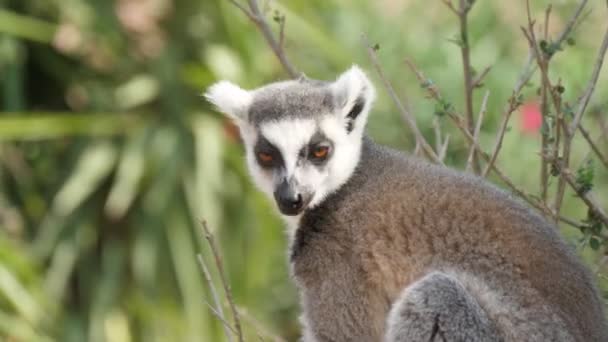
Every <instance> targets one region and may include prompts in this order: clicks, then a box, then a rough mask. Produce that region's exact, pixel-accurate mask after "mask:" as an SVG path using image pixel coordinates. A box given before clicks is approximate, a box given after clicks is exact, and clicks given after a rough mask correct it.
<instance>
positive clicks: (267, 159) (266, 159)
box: [258, 152, 273, 164]
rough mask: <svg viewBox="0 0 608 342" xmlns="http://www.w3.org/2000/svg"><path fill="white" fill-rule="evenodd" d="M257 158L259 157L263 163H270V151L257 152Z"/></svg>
mask: <svg viewBox="0 0 608 342" xmlns="http://www.w3.org/2000/svg"><path fill="white" fill-rule="evenodd" d="M258 158H260V161H262V162H263V163H265V164H270V163H272V160H273V158H272V155H271V154H270V153H266V152H259V153H258Z"/></svg>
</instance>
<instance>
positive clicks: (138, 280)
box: [0, 0, 608, 341]
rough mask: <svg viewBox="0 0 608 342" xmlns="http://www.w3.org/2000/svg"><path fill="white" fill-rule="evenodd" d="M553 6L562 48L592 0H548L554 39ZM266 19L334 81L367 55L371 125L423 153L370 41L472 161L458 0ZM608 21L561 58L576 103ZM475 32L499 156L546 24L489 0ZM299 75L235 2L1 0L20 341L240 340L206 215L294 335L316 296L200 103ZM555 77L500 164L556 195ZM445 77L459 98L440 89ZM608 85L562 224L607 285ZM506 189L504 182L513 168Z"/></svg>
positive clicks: (4, 121) (557, 73) (595, 108)
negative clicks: (231, 335)
mask: <svg viewBox="0 0 608 342" xmlns="http://www.w3.org/2000/svg"><path fill="white" fill-rule="evenodd" d="M469 2H470V1H469ZM583 2H584V3H586V2H587V1H583ZM550 3H552V11H551V15H550V18H551V21H550V25H549V28H548V37H550V38H549V39H547V40H545V41H546V43H545V47H544V48H543V53H546V51H545V49H546V48H547V46H548V47H549V48H553V46H551V45H550V43H551V42H553V41H555V39H556V38H555V37H556V35H557V34H558V33H559V32H561V31H562V30H563V28H564V27H566V26H567V23H568V18H570V17H571V16H572V13H573V12H574V11H575V8H576V7H577V6H578V4H579V2H578V1H565V0H556V1H553V2H550V1H545V0H537V1H533V3H532V4H531V6H532V14H533V16H534V17H536V18H538V24H537V26H536V28H537V29H538V32H540V31H541V28H542V25H541V24H543V25H544V21H545V20H544V14H545V9H546V8H547V6H548V5H549V4H550ZM260 7H261V11H262V12H263V13H264V15H265V17H266V20H267V23H268V24H269V25H270V27H271V28H272V29H273V30H274V32H275V34H276V36H275V37H277V38H278V36H279V34H278V32H279V31H280V27H281V22H284V28H285V30H284V35H285V41H284V48H285V51H286V53H287V56H288V58H289V60H290V61H291V62H292V63H293V65H295V66H296V68H297V69H298V70H301V71H304V72H305V73H306V74H307V75H308V76H309V77H312V78H320V79H332V78H334V77H335V76H336V75H337V74H338V73H339V72H341V71H342V70H344V69H345V68H347V67H348V66H349V65H351V64H352V63H357V64H359V65H361V66H362V67H363V68H364V69H366V70H368V74H369V75H370V76H371V77H372V78H374V81H375V84H376V86H377V88H378V93H379V99H378V101H377V104H376V106H375V110H374V111H373V114H372V116H371V117H370V124H369V133H370V135H371V136H372V137H374V138H375V139H376V140H377V141H379V142H381V143H384V144H388V145H392V146H395V147H398V148H400V149H403V150H407V151H412V152H413V151H414V150H415V145H416V139H415V137H414V135H412V134H411V133H410V130H408V128H407V126H406V125H405V124H404V122H403V118H402V116H401V115H400V112H399V111H398V110H397V109H396V108H395V105H394V104H393V102H391V99H390V98H389V96H388V95H387V92H386V90H385V89H384V88H383V87H382V84H383V82H382V80H381V79H379V78H378V76H377V74H376V73H375V72H374V68H373V66H372V64H371V62H370V59H369V58H368V49H367V46H366V45H365V42H362V40H361V33H365V34H366V35H367V37H368V39H369V41H370V45H372V46H373V45H375V46H373V47H374V48H375V49H372V50H371V53H372V55H374V56H377V58H378V60H379V63H380V64H381V66H382V68H383V70H384V73H385V75H386V78H387V79H388V80H390V81H391V82H392V85H393V87H394V88H395V92H396V94H398V95H399V97H400V98H401V99H402V100H403V99H406V98H407V101H405V103H406V104H407V107H408V108H409V109H410V110H411V113H414V114H415V117H416V119H417V122H418V127H420V130H421V131H422V134H423V135H424V136H425V137H426V139H427V140H428V141H429V142H432V144H431V145H433V146H434V145H435V142H434V139H435V135H434V132H435V128H434V127H441V131H442V132H443V134H444V135H443V137H444V138H445V136H446V135H449V136H450V142H449V145H448V147H447V153H446V155H445V163H446V164H447V165H449V166H452V167H455V168H458V169H464V168H465V167H466V165H467V158H468V155H469V147H468V145H467V140H466V139H465V138H464V135H463V134H461V133H460V132H459V130H458V128H457V126H456V125H454V124H452V123H451V122H450V113H448V112H450V111H453V112H456V111H457V112H460V113H464V112H465V110H464V108H465V107H466V104H465V100H464V99H465V96H464V93H465V86H464V83H463V66H462V65H463V64H462V60H461V47H462V42H463V41H462V36H461V35H460V33H459V32H460V31H459V30H460V27H459V21H458V17H457V16H455V15H454V13H452V12H451V11H450V9H449V8H448V7H447V6H446V5H445V4H444V3H443V2H442V1H418V0H399V1H398V0H381V1H362V0H357V1H340V0H333V1H327V0H294V1H283V2H278V1H261V2H260ZM607 17H608V11H607V9H606V4H605V3H604V2H603V1H593V2H590V3H588V4H586V7H585V8H584V10H583V12H582V15H581V17H580V18H581V19H582V20H581V21H580V23H577V24H576V25H575V26H574V31H573V32H572V33H571V34H570V35H568V37H567V40H564V43H563V44H561V45H560V50H563V51H553V52H556V54H555V57H554V58H552V59H551V67H550V69H549V73H548V75H549V76H550V78H551V80H552V81H553V82H554V84H555V85H556V84H557V83H558V82H557V80H558V79H559V80H561V81H560V82H561V83H560V84H561V87H562V88H561V89H560V92H559V93H560V94H561V95H560V96H561V97H562V98H563V101H564V102H565V103H571V104H572V105H574V104H575V103H576V102H577V99H578V98H579V96H580V95H581V94H583V93H584V91H585V87H586V86H587V84H588V81H589V79H590V76H591V74H592V68H593V66H594V65H595V61H596V58H597V51H598V49H599V47H600V44H601V37H602V35H603V34H604V31H605V30H606V22H607V20H606V18H607ZM283 18H284V19H283ZM468 24H469V31H468V35H469V37H468V38H469V39H468V43H469V46H470V56H471V64H472V66H473V69H474V70H477V72H476V74H475V75H473V76H479V75H480V74H481V73H482V71H483V70H484V68H485V67H487V66H492V68H491V70H490V71H489V73H488V74H487V76H485V78H484V81H483V84H482V85H481V87H480V89H478V90H475V93H474V101H473V103H472V104H473V108H474V109H475V115H477V114H476V113H477V112H478V111H479V110H480V107H482V103H481V102H482V98H483V97H484V96H483V94H484V93H485V91H486V90H489V91H490V93H489V96H488V100H487V103H486V107H487V111H486V115H485V119H484V121H483V125H482V126H481V131H480V133H479V135H478V142H479V145H480V147H481V148H482V149H483V150H485V151H488V153H490V152H491V151H492V149H493V146H494V143H495V137H496V135H497V132H499V131H500V130H499V127H500V122H501V120H502V119H503V117H504V116H503V112H504V109H505V106H507V103H508V101H509V98H510V97H511V96H512V95H513V88H514V86H515V84H516V81H517V79H518V77H519V75H520V74H521V71H522V68H523V66H524V65H525V64H526V61H527V58H528V42H527V40H526V38H525V37H524V35H523V34H522V32H521V29H520V27H521V26H524V27H527V25H528V21H527V15H526V3H525V2H524V1H510V2H507V1H491V2H490V1H480V2H478V3H476V4H475V6H474V7H473V8H472V9H471V11H470V13H469V23H468ZM540 36H542V34H540V33H539V37H540ZM539 42H540V39H539ZM376 44H377V45H376ZM546 44H549V45H546ZM539 45H542V44H540V43H539ZM553 52H551V54H552V53H553ZM406 58H408V59H410V60H411V61H413V62H414V63H415V64H416V65H417V67H418V68H419V69H420V70H422V71H423V72H424V74H425V75H426V76H425V77H428V78H430V79H432V83H430V82H429V80H426V79H425V80H423V82H422V83H423V84H422V85H423V89H421V87H420V83H421V82H419V80H417V79H416V76H415V74H414V73H412V72H411V71H410V70H409V69H408V68H407V66H406V65H405V64H404V60H405V59H406ZM532 61H534V60H532ZM287 77H289V76H288V74H287V73H286V72H285V71H284V69H283V68H282V66H281V64H280V63H279V62H278V61H277V59H276V58H275V56H274V55H273V51H272V50H271V49H270V48H269V47H268V45H267V43H266V41H265V40H264V38H263V37H262V35H261V34H260V33H259V31H258V30H257V29H256V26H255V25H254V24H253V23H252V22H251V21H250V20H249V18H248V17H247V16H246V15H244V13H243V12H242V11H240V10H239V9H238V8H237V7H235V6H234V4H233V3H231V2H230V1H228V0H181V1H177V0H176V1H173V0H111V1H101V0H0V106H1V109H2V113H0V340H7V341H37V340H45V341H46V340H60V341H85V340H91V341H105V340H107V341H135V340H137V341H139V340H143V341H182V340H191V341H221V340H223V339H224V331H223V329H222V324H221V322H220V320H218V319H217V318H216V317H215V316H214V314H213V312H212V311H211V310H210V308H209V306H208V303H212V302H213V301H212V299H211V298H212V293H211V292H210V287H209V286H208V285H209V284H208V283H207V281H206V280H205V279H204V277H203V275H202V272H201V267H200V265H199V264H198V263H197V258H196V255H197V254H198V253H202V259H203V260H205V264H206V265H207V266H209V268H210V271H211V272H212V274H211V277H212V278H213V281H212V283H214V284H215V287H216V288H217V289H218V290H219V289H221V285H220V282H219V277H218V274H217V269H216V268H215V267H214V262H213V258H212V256H211V253H210V249H209V246H208V244H207V243H206V242H205V240H204V239H203V237H202V236H203V234H202V233H201V224H200V222H201V220H202V219H203V218H205V219H206V220H207V222H208V223H209V227H210V229H212V231H213V233H214V235H215V237H216V239H217V242H218V245H219V246H220V248H221V252H222V255H223V261H224V267H225V269H226V273H227V278H228V281H229V283H230V284H231V286H232V290H233V294H234V301H235V302H236V304H237V306H238V307H239V311H240V312H241V321H242V325H243V329H244V331H245V337H248V338H250V339H252V340H253V339H257V338H258V337H259V336H261V337H262V338H263V339H265V340H270V339H277V336H281V337H282V338H284V339H286V340H289V341H293V340H295V339H296V338H297V336H299V328H298V325H297V311H298V308H297V297H296V293H295V290H294V288H293V286H292V284H291V282H290V280H289V279H288V270H287V262H286V258H285V248H286V242H285V236H284V233H283V228H282V224H281V222H280V220H279V218H278V216H277V215H276V214H275V211H274V208H273V206H272V203H269V202H268V201H267V200H266V198H264V197H263V195H262V194H260V193H258V192H257V191H256V190H255V189H254V188H253V186H252V184H251V182H250V180H249V178H248V175H247V173H246V170H245V167H244V163H243V160H242V154H243V153H242V148H241V146H240V143H239V139H238V133H237V132H236V131H235V129H234V127H233V126H232V125H231V124H230V123H229V122H227V121H226V120H225V119H224V118H223V117H222V116H221V114H218V113H215V112H214V111H213V109H212V108H211V107H210V106H209V104H207V103H205V102H204V101H203V100H202V98H201V97H200V94H201V91H202V90H203V89H204V88H205V87H207V86H208V85H210V84H212V83H213V82H215V81H216V80H219V79H229V80H232V81H234V82H236V83H238V84H241V85H243V86H245V87H257V86H259V85H261V84H264V83H266V82H270V81H274V80H277V79H282V78H287ZM539 77H540V74H539V73H537V74H535V75H534V76H533V78H532V80H531V81H530V83H529V84H528V85H527V86H525V87H524V88H523V91H522V93H521V96H518V97H517V100H518V102H521V104H523V106H522V107H520V108H519V109H518V110H516V111H515V112H514V113H513V116H512V118H511V120H510V121H509V123H508V127H507V129H506V133H505V137H504V142H503V146H502V149H501V151H500V154H499V157H498V160H497V161H496V165H499V166H500V170H502V171H503V172H504V173H505V174H506V175H508V177H509V179H510V180H511V181H513V183H514V184H516V185H517V187H518V188H520V189H525V191H526V192H527V193H529V194H533V195H534V196H531V197H530V198H532V199H534V200H537V199H536V198H538V201H539V202H540V203H545V202H544V201H543V197H542V194H541V193H542V188H543V186H542V184H543V182H542V181H541V180H540V179H541V176H540V171H538V170H540V169H541V164H542V163H543V162H542V161H541V160H542V159H541V158H540V157H539V154H540V151H541V140H542V136H543V135H545V138H547V135H548V134H549V133H548V132H553V130H555V127H556V126H555V125H552V124H551V122H550V120H548V119H546V118H547V117H550V115H549V112H550V110H547V111H546V112H545V114H546V116H545V120H544V122H545V125H542V122H541V121H539V120H540V119H539V115H540V114H539V113H540V107H539V106H540V105H539V104H540V103H542V102H543V101H542V94H543V90H542V89H545V91H546V90H547V89H548V88H547V87H546V84H545V85H544V86H543V85H542V84H541V82H540V78H539ZM435 86H436V87H438V88H439V89H441V93H442V96H443V97H442V100H441V101H439V105H438V104H437V103H438V102H437V101H434V100H432V99H427V98H426V96H427V94H428V91H429V90H432V89H435V88H434V87H435ZM607 91H608V72H606V70H603V71H602V72H601V73H600V74H599V80H598V82H597V88H596V92H595V96H594V97H592V98H591V101H590V105H589V109H588V110H587V113H586V114H585V117H584V118H583V120H582V125H583V126H584V127H586V129H587V130H588V131H589V133H590V136H591V139H592V141H593V142H595V144H596V147H597V148H598V150H599V153H594V152H591V149H590V145H589V143H588V142H587V141H585V140H584V139H582V138H581V136H580V134H578V135H577V136H576V138H575V139H574V140H573V144H572V148H571V151H570V154H569V155H570V169H571V170H572V172H573V176H574V177H575V180H576V184H575V186H572V187H567V188H566V193H565V196H564V203H563V208H562V215H563V216H564V217H567V218H568V219H569V220H571V221H574V222H576V223H577V224H578V228H577V227H572V226H571V225H566V224H563V223H562V224H561V225H560V227H561V229H562V232H563V234H564V235H565V236H566V238H567V239H568V241H570V242H571V243H572V244H573V245H574V246H575V247H576V248H577V250H578V251H579V252H580V253H581V255H582V257H583V258H584V259H585V261H586V262H587V263H588V264H589V265H590V267H591V269H592V270H593V271H594V272H595V274H596V275H597V276H598V281H600V283H601V286H602V290H603V291H604V292H605V291H608V281H604V279H603V276H602V274H603V273H604V272H606V270H605V267H604V266H605V265H604V261H605V256H604V255H605V253H606V249H607V246H608V245H607V244H606V239H605V236H606V235H605V234H606V231H605V229H606V227H605V226H604V224H603V223H602V221H601V220H599V219H597V216H598V215H596V214H597V213H595V212H594V211H593V210H591V211H590V210H589V206H588V205H587V204H586V203H585V202H584V201H582V200H581V199H580V197H579V196H577V195H576V192H575V191H574V190H578V191H580V190H582V189H584V190H585V191H584V193H585V194H589V195H593V200H594V201H595V203H596V204H597V205H598V208H599V210H600V211H604V212H605V208H606V203H608V191H607V190H608V169H607V168H606V167H604V165H603V163H602V161H601V160H600V158H599V156H601V155H602V154H603V155H604V156H605V155H607V154H608V116H607V115H608V114H607V111H608V105H607V104H606V103H605V101H606V97H605V94H606V93H607ZM549 93H551V94H553V93H554V90H552V89H549ZM406 94H407V96H406ZM545 94H546V93H545ZM551 94H549V95H551ZM545 102H548V101H545ZM518 104H519V103H518ZM551 106H553V104H551ZM567 108H568V107H567V106H564V107H562V111H563V112H564V113H566V112H568V110H567ZM553 113H554V114H553V116H552V118H553V119H554V120H557V117H558V116H557V115H558V114H559V113H556V112H555V111H553ZM446 114H447V115H446ZM539 122H541V123H540V124H539ZM548 122H549V123H548ZM549 138H550V137H549ZM437 150H439V149H437ZM562 158H563V156H562ZM545 164H547V165H548V164H552V163H550V162H549V161H545ZM481 165H482V166H483V165H485V164H484V163H481ZM549 166H551V165H549ZM553 171H555V170H553ZM490 179H491V180H493V181H495V182H497V183H498V184H499V185H501V186H505V183H504V182H503V181H502V180H501V179H499V178H498V177H496V175H495V174H491V177H490ZM559 179H561V177H560V173H559V170H558V171H557V173H555V172H553V174H549V176H548V179H547V188H548V191H549V192H550V193H551V194H553V193H554V192H555V191H556V190H557V189H558V188H559V183H560V181H559ZM505 187H506V188H508V187H507V186H505ZM587 190H589V192H587ZM547 203H552V202H551V201H548V202H547ZM602 208H603V209H602ZM596 209H597V208H596ZM589 213H591V214H589ZM225 310H226V311H227V308H225ZM227 317H230V316H229V315H227Z"/></svg>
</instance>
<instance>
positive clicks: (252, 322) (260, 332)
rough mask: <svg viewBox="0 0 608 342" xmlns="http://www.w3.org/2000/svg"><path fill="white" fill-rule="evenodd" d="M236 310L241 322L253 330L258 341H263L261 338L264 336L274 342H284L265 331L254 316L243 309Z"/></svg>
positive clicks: (282, 339)
mask: <svg viewBox="0 0 608 342" xmlns="http://www.w3.org/2000/svg"><path fill="white" fill-rule="evenodd" d="M237 310H238V311H239V314H240V315H241V317H242V318H243V320H244V321H246V322H247V323H249V325H251V326H252V327H253V328H254V329H255V331H256V333H257V334H258V336H259V337H260V339H262V340H263V338H262V336H265V337H268V338H270V339H271V340H272V341H274V342H285V339H284V338H282V337H280V336H278V335H277V334H275V333H273V332H271V331H269V330H268V329H266V327H264V325H263V324H262V323H260V322H259V321H258V320H257V319H256V318H255V317H254V316H252V315H251V314H250V313H249V312H248V311H247V310H246V309H245V308H242V307H237Z"/></svg>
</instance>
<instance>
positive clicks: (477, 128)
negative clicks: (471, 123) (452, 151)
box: [466, 90, 490, 171]
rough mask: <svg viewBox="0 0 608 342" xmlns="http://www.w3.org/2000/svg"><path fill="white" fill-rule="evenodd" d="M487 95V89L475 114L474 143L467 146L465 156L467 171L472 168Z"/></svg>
mask: <svg viewBox="0 0 608 342" xmlns="http://www.w3.org/2000/svg"><path fill="white" fill-rule="evenodd" d="M488 96H490V91H489V90H487V91H486V94H485V95H484V97H483V101H482V102H481V109H480V111H479V115H478V116H477V125H475V133H474V134H473V140H474V141H475V144H471V147H470V148H469V157H468V158H467V167H466V170H467V171H471V170H472V169H473V156H474V155H475V145H476V144H478V143H479V131H480V130H481V124H482V122H483V117H484V115H485V114H486V110H487V105H488Z"/></svg>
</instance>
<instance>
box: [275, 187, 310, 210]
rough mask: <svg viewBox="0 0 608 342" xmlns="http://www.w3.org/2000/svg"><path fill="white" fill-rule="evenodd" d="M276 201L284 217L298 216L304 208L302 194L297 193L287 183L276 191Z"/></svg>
mask: <svg viewBox="0 0 608 342" xmlns="http://www.w3.org/2000/svg"><path fill="white" fill-rule="evenodd" d="M274 199H275V200H276V201H277V205H278V206H279V210H281V213H283V214H284V215H297V214H299V213H300V212H301V211H302V209H303V208H304V198H303V196H302V194H299V193H296V192H295V191H294V190H293V187H292V186H290V184H289V183H288V182H287V181H283V182H282V183H281V184H280V185H279V187H278V188H277V189H276V191H275V192H274Z"/></svg>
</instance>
